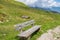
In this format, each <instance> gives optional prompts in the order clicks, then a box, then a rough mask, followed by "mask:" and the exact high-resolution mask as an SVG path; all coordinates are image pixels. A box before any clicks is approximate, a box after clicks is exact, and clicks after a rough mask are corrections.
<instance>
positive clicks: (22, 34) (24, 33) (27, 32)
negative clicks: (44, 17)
mask: <svg viewBox="0 0 60 40" xmlns="http://www.w3.org/2000/svg"><path fill="white" fill-rule="evenodd" d="M38 29H40V25H36V26H33V27H32V28H30V29H29V30H27V31H24V32H22V33H21V34H19V35H18V36H19V37H21V38H28V37H29V36H30V35H31V34H33V33H34V32H36V31H37V30H38Z"/></svg>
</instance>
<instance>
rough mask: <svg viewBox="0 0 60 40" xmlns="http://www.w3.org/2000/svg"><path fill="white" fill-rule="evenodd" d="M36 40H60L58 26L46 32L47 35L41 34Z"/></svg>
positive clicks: (59, 27)
mask: <svg viewBox="0 0 60 40" xmlns="http://www.w3.org/2000/svg"><path fill="white" fill-rule="evenodd" d="M37 40H60V26H57V27H56V28H54V29H50V30H48V31H47V33H44V34H42V35H41V37H40V38H38V39H37Z"/></svg>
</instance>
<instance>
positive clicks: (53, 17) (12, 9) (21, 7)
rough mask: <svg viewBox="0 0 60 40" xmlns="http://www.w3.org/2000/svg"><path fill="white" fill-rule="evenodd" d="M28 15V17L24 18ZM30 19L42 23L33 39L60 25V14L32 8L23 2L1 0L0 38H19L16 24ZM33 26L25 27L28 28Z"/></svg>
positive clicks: (13, 39)
mask: <svg viewBox="0 0 60 40" xmlns="http://www.w3.org/2000/svg"><path fill="white" fill-rule="evenodd" d="M22 16H28V17H29V18H28V19H25V18H22ZM28 20H35V25H42V26H41V30H39V31H38V32H37V33H35V34H34V35H33V36H32V38H31V40H36V39H37V38H38V37H39V36H40V35H41V34H43V33H44V32H47V30H48V29H52V28H54V27H56V26H58V25H60V14H59V13H54V12H51V11H46V10H42V9H37V8H31V7H28V6H27V5H25V4H24V3H22V2H17V1H14V0H0V40H19V38H18V37H17V35H18V34H19V33H20V31H17V30H16V27H14V25H16V24H20V23H23V22H25V21H28ZM31 27H32V26H28V27H26V28H23V30H27V29H29V28H31Z"/></svg>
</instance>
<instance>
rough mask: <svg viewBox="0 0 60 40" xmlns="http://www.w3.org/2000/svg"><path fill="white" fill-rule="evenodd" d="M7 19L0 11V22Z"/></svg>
mask: <svg viewBox="0 0 60 40" xmlns="http://www.w3.org/2000/svg"><path fill="white" fill-rule="evenodd" d="M6 19H7V15H6V14H4V13H0V22H4V21H5V20H6Z"/></svg>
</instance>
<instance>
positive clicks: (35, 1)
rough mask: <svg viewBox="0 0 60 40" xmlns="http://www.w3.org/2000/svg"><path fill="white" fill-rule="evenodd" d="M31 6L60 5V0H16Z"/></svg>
mask: <svg viewBox="0 0 60 40" xmlns="http://www.w3.org/2000/svg"><path fill="white" fill-rule="evenodd" d="M16 1H18V2H23V3H24V4H26V5H28V6H31V7H42V8H43V7H45V8H47V7H48V8H50V7H60V0H16Z"/></svg>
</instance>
